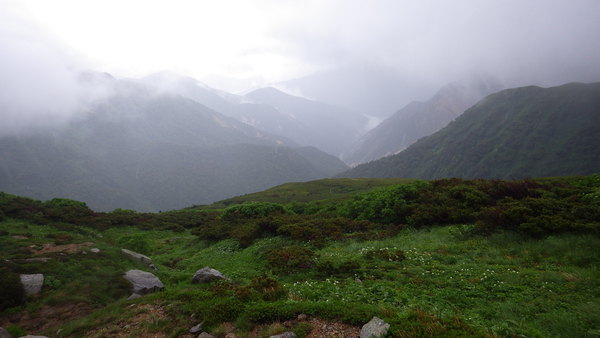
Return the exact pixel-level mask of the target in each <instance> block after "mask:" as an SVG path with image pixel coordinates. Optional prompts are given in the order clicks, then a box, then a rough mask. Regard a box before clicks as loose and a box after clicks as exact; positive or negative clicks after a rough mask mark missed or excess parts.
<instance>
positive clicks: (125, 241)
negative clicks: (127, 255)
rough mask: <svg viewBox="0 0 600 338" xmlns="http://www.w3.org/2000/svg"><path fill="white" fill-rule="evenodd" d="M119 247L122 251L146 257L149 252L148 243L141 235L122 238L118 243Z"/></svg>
mask: <svg viewBox="0 0 600 338" xmlns="http://www.w3.org/2000/svg"><path fill="white" fill-rule="evenodd" d="M118 244H119V246H121V247H122V248H124V249H128V250H132V251H135V252H139V253H141V254H145V255H148V254H150V252H151V248H150V243H148V240H147V239H146V237H144V236H143V235H131V236H124V237H122V238H120V239H119V241H118Z"/></svg>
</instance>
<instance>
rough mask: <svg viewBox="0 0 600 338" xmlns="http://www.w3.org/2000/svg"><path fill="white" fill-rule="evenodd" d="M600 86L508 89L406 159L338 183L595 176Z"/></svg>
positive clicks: (367, 168) (356, 171)
mask: <svg viewBox="0 0 600 338" xmlns="http://www.w3.org/2000/svg"><path fill="white" fill-rule="evenodd" d="M599 131H600V83H591V84H583V83H568V84H565V85H562V86H557V87H550V88H541V87H536V86H528V87H520V88H513V89H506V90H503V91H500V92H498V93H495V94H492V95H489V96H487V97H486V98H484V99H483V100H481V101H479V102H478V103H477V104H475V105H474V106H473V107H471V108H470V109H468V110H467V111H465V113H463V114H462V115H461V116H460V117H458V118H457V119H456V120H454V121H453V122H451V123H450V124H449V125H448V126H446V127H445V128H443V129H441V130H440V131H438V132H436V133H435V134H433V135H431V136H429V137H426V138H423V139H421V140H419V141H417V142H416V143H414V144H413V145H412V146H410V147H408V148H407V149H405V150H404V151H402V152H400V153H398V154H396V155H393V156H388V157H384V158H382V159H380V160H376V161H372V162H369V163H366V164H363V165H359V166H357V167H355V168H353V169H350V170H349V171H347V172H344V173H342V174H339V175H338V177H410V178H442V177H462V178H526V177H543V176H560V175H585V174H588V173H594V172H597V171H600V153H599V151H598V150H597V148H596V145H597V144H600V132H599Z"/></svg>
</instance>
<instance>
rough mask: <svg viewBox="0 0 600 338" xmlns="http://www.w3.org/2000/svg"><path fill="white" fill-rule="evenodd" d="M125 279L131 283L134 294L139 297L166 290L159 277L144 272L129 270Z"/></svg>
mask: <svg viewBox="0 0 600 338" xmlns="http://www.w3.org/2000/svg"><path fill="white" fill-rule="evenodd" d="M124 278H125V279H127V280H128V281H129V282H130V283H131V285H132V291H133V293H134V294H138V295H145V294H147V293H152V292H156V291H160V290H162V289H164V288H165V286H164V285H163V283H162V282H161V281H160V279H158V277H156V276H155V275H154V274H152V273H150V272H146V271H142V270H129V271H127V272H126V273H125V276H124ZM132 296H133V295H132Z"/></svg>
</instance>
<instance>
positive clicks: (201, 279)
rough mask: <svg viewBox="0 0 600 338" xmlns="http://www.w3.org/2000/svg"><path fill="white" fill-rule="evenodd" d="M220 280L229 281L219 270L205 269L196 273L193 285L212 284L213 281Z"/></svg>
mask: <svg viewBox="0 0 600 338" xmlns="http://www.w3.org/2000/svg"><path fill="white" fill-rule="evenodd" d="M219 279H227V277H225V276H223V274H222V273H220V272H219V271H218V270H215V269H212V268H209V267H208V266H207V267H204V268H202V269H200V270H198V271H196V273H195V274H194V277H192V283H193V284H198V283H200V284H205V283H210V282H212V281H216V280H219Z"/></svg>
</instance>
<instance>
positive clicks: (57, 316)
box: [0, 303, 95, 333]
mask: <svg viewBox="0 0 600 338" xmlns="http://www.w3.org/2000/svg"><path fill="white" fill-rule="evenodd" d="M94 310H95V308H94V307H93V306H91V305H89V304H85V303H79V304H61V305H56V306H49V305H44V306H42V307H41V308H39V309H38V310H37V311H35V312H34V313H29V312H20V313H17V314H13V315H11V316H10V317H9V318H0V323H1V326H2V327H6V326H7V325H10V324H13V325H17V326H19V327H22V328H23V329H24V330H25V331H27V332H29V333H39V332H41V331H44V330H47V329H51V328H54V327H58V326H61V325H62V324H64V323H66V322H68V321H71V320H73V319H76V318H80V317H83V316H85V315H87V314H89V313H91V312H92V311H94Z"/></svg>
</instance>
